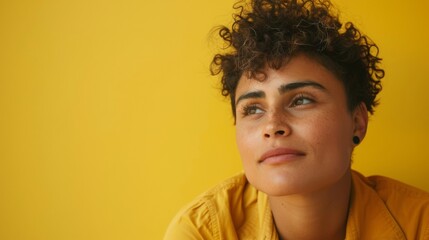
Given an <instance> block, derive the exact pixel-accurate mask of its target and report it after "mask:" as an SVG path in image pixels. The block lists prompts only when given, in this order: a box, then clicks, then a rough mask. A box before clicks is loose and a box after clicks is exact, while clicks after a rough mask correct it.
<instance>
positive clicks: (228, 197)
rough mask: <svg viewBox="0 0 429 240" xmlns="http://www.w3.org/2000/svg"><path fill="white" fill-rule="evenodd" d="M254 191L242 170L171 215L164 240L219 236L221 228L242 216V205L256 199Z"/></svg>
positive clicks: (217, 237) (226, 226)
mask: <svg viewBox="0 0 429 240" xmlns="http://www.w3.org/2000/svg"><path fill="white" fill-rule="evenodd" d="M256 198H257V190H256V189H254V188H253V187H252V186H251V185H250V184H249V183H248V181H247V179H246V177H245V175H244V174H243V173H240V174H237V175H236V176H234V177H231V178H229V179H226V180H225V181H223V182H221V183H219V184H218V185H216V186H215V187H213V188H212V189H210V190H208V191H206V192H205V193H203V194H201V195H200V196H198V197H197V198H196V199H194V200H193V201H192V202H190V203H189V204H188V205H186V206H185V207H184V208H182V209H181V210H180V211H179V213H178V214H177V215H176V216H175V217H174V218H173V220H172V222H171V223H170V225H169V227H168V229H167V233H166V236H165V238H164V239H219V236H220V234H221V233H220V229H221V228H222V229H224V228H232V229H231V230H233V229H234V226H235V225H236V224H237V223H236V222H237V221H239V220H240V219H241V218H243V213H242V210H243V206H246V205H248V203H249V202H253V201H256Z"/></svg>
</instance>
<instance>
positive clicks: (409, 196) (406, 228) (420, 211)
mask: <svg viewBox="0 0 429 240" xmlns="http://www.w3.org/2000/svg"><path fill="white" fill-rule="evenodd" d="M353 175H354V177H353V178H354V181H355V185H361V186H362V189H365V190H364V191H362V193H368V194H374V195H376V196H377V198H378V199H379V200H380V201H381V202H383V204H384V205H385V207H386V208H387V210H388V212H389V213H390V215H391V216H392V217H393V219H395V221H396V222H397V224H398V225H399V226H400V227H401V229H402V231H403V232H404V234H405V235H407V236H408V238H410V239H414V238H415V237H411V236H419V237H420V238H419V239H429V193H428V192H425V191H423V190H421V189H418V188H416V187H413V186H410V185H408V184H405V183H403V182H400V181H397V180H394V179H391V178H388V177H384V176H369V177H364V176H363V175H362V174H360V173H357V172H354V174H353Z"/></svg>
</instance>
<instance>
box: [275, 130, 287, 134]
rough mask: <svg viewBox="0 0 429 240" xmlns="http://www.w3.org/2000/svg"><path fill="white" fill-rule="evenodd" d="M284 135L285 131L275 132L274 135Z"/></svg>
mask: <svg viewBox="0 0 429 240" xmlns="http://www.w3.org/2000/svg"><path fill="white" fill-rule="evenodd" d="M284 134H285V131H283V130H278V131H277V132H276V135H284Z"/></svg>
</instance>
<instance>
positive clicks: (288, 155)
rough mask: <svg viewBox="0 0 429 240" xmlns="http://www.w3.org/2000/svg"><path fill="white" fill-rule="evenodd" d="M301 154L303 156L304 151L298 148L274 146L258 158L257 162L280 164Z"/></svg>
mask: <svg viewBox="0 0 429 240" xmlns="http://www.w3.org/2000/svg"><path fill="white" fill-rule="evenodd" d="M303 156H305V153H304V152H301V151H299V150H295V149H290V148H276V149H273V150H269V151H267V152H265V153H264V154H263V155H262V156H261V158H260V159H259V161H258V163H263V164H271V165H275V164H282V163H287V162H290V161H293V160H296V159H297V158H300V157H303Z"/></svg>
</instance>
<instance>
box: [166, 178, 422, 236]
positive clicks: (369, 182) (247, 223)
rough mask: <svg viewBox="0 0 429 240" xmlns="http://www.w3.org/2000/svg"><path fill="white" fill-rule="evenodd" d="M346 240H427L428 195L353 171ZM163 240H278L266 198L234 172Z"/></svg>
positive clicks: (182, 213)
mask: <svg viewBox="0 0 429 240" xmlns="http://www.w3.org/2000/svg"><path fill="white" fill-rule="evenodd" d="M352 182H353V185H352V195H351V201H350V209H349V216H348V221H347V230H346V240H352V239H353V240H354V239H364V240H366V239H377V240H382V239H389V240H394V239H412V240H415V239H422V240H429V193H426V192H424V191H422V190H419V189H416V188H414V187H412V186H409V185H406V184H404V183H401V182H398V181H395V180H393V179H390V178H386V177H381V176H372V177H368V178H366V177H364V176H362V175H361V174H360V173H358V172H356V171H353V172H352ZM164 239H165V240H188V239H204V240H209V239H210V240H211V239H213V240H217V239H225V240H234V239H265V240H278V235H277V232H276V229H275V227H274V224H273V220H272V215H271V209H270V207H269V204H268V200H267V195H266V194H264V193H262V192H260V191H258V190H256V189H255V188H254V187H253V186H252V185H250V184H249V182H248V181H247V180H246V177H245V176H244V174H239V175H237V176H235V177H233V178H230V179H228V180H226V181H224V182H223V183H221V184H219V185H218V186H216V187H215V188H213V189H212V190H210V191H208V192H206V193H204V194H203V195H201V196H200V197H198V198H197V199H196V200H194V201H193V202H192V203H191V204H190V205H188V206H187V207H185V208H184V209H183V210H182V211H180V212H179V213H178V214H177V216H176V217H175V218H174V219H173V221H172V222H171V223H170V226H169V227H168V229H167V232H166V235H165V237H164Z"/></svg>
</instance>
